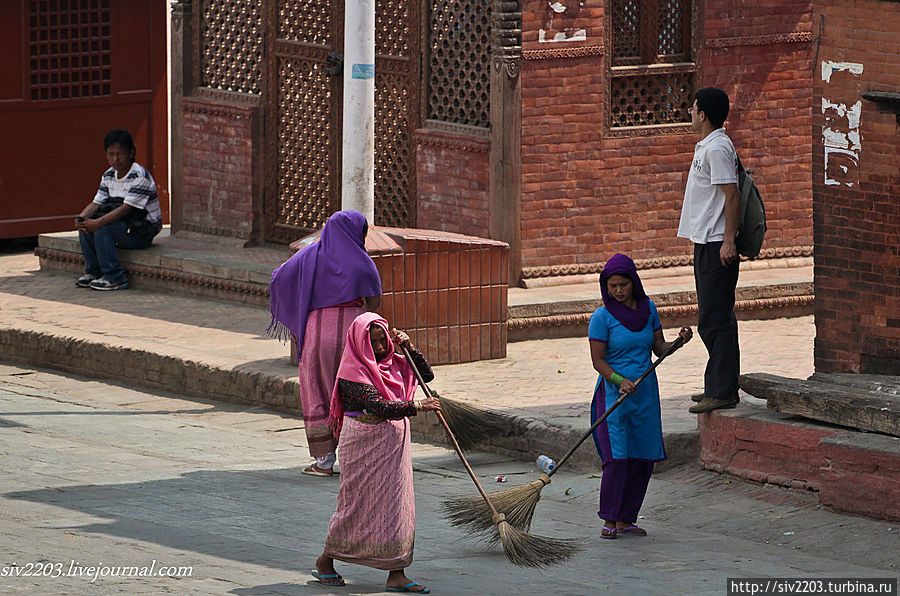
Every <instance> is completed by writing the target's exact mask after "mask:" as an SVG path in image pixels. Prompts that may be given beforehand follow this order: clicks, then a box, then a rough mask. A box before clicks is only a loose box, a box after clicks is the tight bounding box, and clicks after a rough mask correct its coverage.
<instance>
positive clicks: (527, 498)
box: [441, 474, 550, 543]
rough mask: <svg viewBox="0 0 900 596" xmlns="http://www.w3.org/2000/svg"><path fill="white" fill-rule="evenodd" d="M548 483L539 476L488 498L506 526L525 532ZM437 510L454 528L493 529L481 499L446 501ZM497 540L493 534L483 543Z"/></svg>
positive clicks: (470, 498) (489, 512)
mask: <svg viewBox="0 0 900 596" xmlns="http://www.w3.org/2000/svg"><path fill="white" fill-rule="evenodd" d="M548 484H550V477H549V476H547V475H546V474H541V476H540V480H535V481H533V482H529V483H528V484H525V485H522V486H514V487H512V488H508V489H506V490H501V491H498V492H495V493H491V494H490V495H488V497H489V498H490V500H491V503H492V504H493V505H494V508H495V509H496V510H497V512H498V513H502V514H504V515H505V516H506V521H507V522H509V524H510V525H512V526H513V527H514V528H516V529H517V530H522V531H525V532H527V531H528V530H529V529H530V528H531V521H532V519H534V511H535V508H536V507H537V504H538V501H540V500H541V490H542V489H543V488H544V487H545V486H546V485H548ZM441 509H442V510H443V511H444V515H445V517H446V518H447V519H448V520H449V521H450V523H451V524H453V525H454V526H463V527H466V528H469V529H470V530H471V531H473V532H477V533H484V532H490V531H491V529H492V528H493V527H494V522H493V521H492V519H491V516H492V514H493V512H492V511H491V508H490V507H489V506H488V504H487V503H485V501H484V499H483V498H481V497H460V498H456V499H447V500H445V501H444V502H443V503H442V505H441ZM497 539H498V537H497V535H496V534H494V533H490V534H488V536H487V540H488V541H489V542H492V543H493V542H496V541H497Z"/></svg>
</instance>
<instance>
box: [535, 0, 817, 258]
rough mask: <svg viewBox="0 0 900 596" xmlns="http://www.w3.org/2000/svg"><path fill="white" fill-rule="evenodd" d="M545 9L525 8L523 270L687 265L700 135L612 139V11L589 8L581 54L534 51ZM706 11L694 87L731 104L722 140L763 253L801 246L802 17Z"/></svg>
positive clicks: (805, 211)
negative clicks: (740, 170)
mask: <svg viewBox="0 0 900 596" xmlns="http://www.w3.org/2000/svg"><path fill="white" fill-rule="evenodd" d="M569 4H573V3H572V2H569ZM545 5H546V3H545V2H537V1H528V2H524V3H523V50H524V58H525V59H524V60H523V69H522V257H523V259H522V260H523V267H524V268H528V267H538V266H545V265H569V264H588V263H598V262H601V261H605V260H606V259H607V258H609V256H610V255H612V254H613V253H615V252H625V253H628V254H630V255H631V256H632V257H633V258H635V259H649V258H660V257H679V256H680V257H684V256H686V255H689V254H690V252H691V249H690V245H689V244H688V243H687V242H686V241H680V240H677V239H676V237H675V232H676V228H677V225H678V217H679V214H680V208H681V201H682V198H683V193H684V183H685V180H686V175H687V167H688V164H689V163H690V160H691V155H692V153H693V148H694V144H695V143H696V141H697V137H696V134H695V133H693V132H692V131H690V130H689V129H688V130H684V129H682V132H681V133H680V134H649V135H644V136H631V137H615V136H611V135H610V134H609V132H608V130H607V129H606V125H605V120H606V118H607V114H606V107H605V102H606V96H607V91H608V77H607V73H606V71H607V65H606V60H607V57H606V55H605V54H606V52H607V51H608V50H609V48H608V44H609V40H607V39H606V38H605V35H604V28H603V25H604V23H605V22H606V21H605V18H604V7H605V6H608V4H607V3H605V2H589V3H586V5H585V6H584V7H583V8H581V10H580V11H579V12H578V14H577V15H576V17H575V18H574V19H571V22H569V23H568V24H567V25H565V26H567V27H570V28H572V29H579V28H583V29H585V31H586V35H587V39H586V40H585V41H582V42H559V43H540V42H538V30H540V29H541V28H544V27H545V24H546V22H547V17H546V13H545ZM705 5H706V7H705V12H704V13H702V14H703V16H702V18H701V19H700V21H702V22H703V26H702V28H701V30H700V31H699V32H698V39H699V46H700V52H699V60H700V64H701V70H700V74H699V76H698V77H697V79H696V80H697V83H698V87H699V86H710V85H712V86H718V87H721V88H723V89H725V90H726V92H728V94H729V96H730V97H731V100H732V111H731V115H730V117H729V119H728V121H727V122H726V128H727V130H728V131H729V134H730V135H731V136H732V138H733V140H734V142H735V145H736V146H737V147H738V150H739V152H740V154H741V155H742V160H743V161H744V163H745V166H746V167H747V168H748V169H754V170H755V171H756V174H755V176H754V178H755V179H756V180H757V184H758V185H759V187H760V189H761V192H762V193H763V197H764V199H765V201H766V208H767V215H768V218H769V233H768V235H767V238H766V244H765V247H764V248H765V249H768V250H770V252H772V249H776V248H778V249H781V248H787V247H797V246H809V245H811V244H812V219H811V217H812V196H811V194H812V192H811V177H810V151H811V141H810V138H809V130H810V126H811V119H810V118H811V116H810V106H811V100H812V91H811V88H810V73H811V68H812V63H811V57H812V48H811V44H810V40H811V39H812V37H813V35H812V34H811V32H810V31H811V24H810V23H811V14H810V3H809V2H799V1H792V2H791V1H788V2H781V1H779V2H776V1H774V0H768V1H765V2H759V3H747V2H743V1H741V0H728V1H726V2H716V3H713V2H710V1H707V2H705Z"/></svg>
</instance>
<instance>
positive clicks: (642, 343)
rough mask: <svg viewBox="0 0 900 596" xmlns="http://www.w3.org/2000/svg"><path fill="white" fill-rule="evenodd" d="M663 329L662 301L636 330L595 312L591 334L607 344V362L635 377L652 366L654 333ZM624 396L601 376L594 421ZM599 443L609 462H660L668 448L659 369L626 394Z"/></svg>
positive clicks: (597, 434) (603, 428)
mask: <svg viewBox="0 0 900 596" xmlns="http://www.w3.org/2000/svg"><path fill="white" fill-rule="evenodd" d="M661 328H662V324H661V323H660V320H659V314H658V313H657V312H656V305H655V304H653V301H652V300H651V301H650V318H649V319H648V320H647V324H646V325H644V328H643V329H641V330H640V331H631V330H629V329H628V328H627V327H625V326H624V325H622V324H621V323H620V322H619V321H618V320H617V319H616V318H615V317H613V316H612V315H611V314H609V312H608V311H607V310H606V309H605V308H603V307H600V308H598V309H597V310H596V311H594V314H593V315H592V316H591V322H590V324H589V326H588V337H589V339H590V340H591V341H602V342H605V343H606V362H607V363H608V364H609V365H610V366H611V367H612V368H613V370H614V371H616V372H617V373H619V374H620V375H622V376H623V377H625V378H626V379H630V380H632V381H636V380H637V378H638V377H640V376H641V375H642V374H644V371H646V370H647V369H648V368H650V364H651V357H652V348H653V334H654V333H655V332H656V331H657V330H659V329H661ZM618 398H619V388H618V387H616V386H615V385H613V384H612V383H610V382H609V381H606V380H605V379H604V378H603V377H602V376H601V375H598V378H597V385H596V387H595V389H594V400H593V403H592V404H591V423H593V422H594V421H595V420H597V419H598V418H599V417H600V416H602V415H603V413H604V412H606V410H607V408H609V406H611V405H612V404H613V403H614V402H615V401H616V400H617V399H618ZM594 442H595V443H596V445H597V451H598V452H599V453H600V457H601V458H602V460H603V464H604V465H605V464H606V463H608V462H610V461H623V460H628V459H637V460H643V461H660V460H663V459H665V458H666V453H665V449H664V448H663V438H662V419H661V414H660V405H659V384H658V383H657V380H656V372H652V373H650V374H649V375H647V378H645V379H644V380H643V381H641V384H640V385H638V387H637V391H635V392H634V393H632V394H631V395H629V396H628V397H626V398H625V400H624V401H623V402H622V404H621V405H620V406H619V407H618V408H617V409H616V411H615V412H613V413H612V414H610V416H609V418H607V419H606V421H605V422H604V423H603V424H601V425H600V426H599V427H598V428H597V430H596V431H595V432H594Z"/></svg>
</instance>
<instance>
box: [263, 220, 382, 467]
mask: <svg viewBox="0 0 900 596" xmlns="http://www.w3.org/2000/svg"><path fill="white" fill-rule="evenodd" d="M368 229H369V226H368V223H367V222H366V218H365V216H364V215H363V214H362V213H360V212H358V211H350V210H348V211H338V212H337V213H335V214H334V215H332V216H331V217H330V218H328V221H327V222H326V223H325V227H324V228H323V229H322V233H321V234H320V236H319V241H318V242H315V243H313V244H310V245H309V246H306V247H304V248H303V249H301V250H300V251H299V252H297V253H296V254H295V255H294V256H292V257H291V258H290V259H289V260H288V261H287V262H286V263H284V264H283V265H281V267H279V268H278V269H276V270H275V272H274V273H272V281H271V283H270V284H269V296H270V302H269V310H270V311H271V312H272V324H271V325H270V326H269V332H270V334H272V335H274V336H275V337H278V338H279V339H283V340H286V339H287V338H288V337H290V338H291V340H292V341H294V343H295V345H296V346H297V355H298V358H299V360H300V366H299V380H300V401H301V404H302V407H303V423H304V426H305V427H306V441H307V444H308V445H309V453H310V455H312V456H313V457H314V458H316V461H315V462H314V463H313V464H311V465H310V466H308V467H307V468H305V469H304V470H303V473H304V474H309V475H312V476H331V475H332V474H334V462H335V460H336V457H335V448H336V447H337V439H336V438H335V437H334V435H333V434H332V431H331V428H330V427H329V426H328V418H329V415H330V409H329V408H330V404H331V393H332V391H333V389H334V380H335V376H336V375H337V368H338V365H339V364H340V362H341V355H342V353H343V349H344V342H345V339H346V337H347V329H349V327H350V323H352V322H353V320H354V319H355V318H356V317H357V316H358V315H360V314H362V313H363V312H365V311H374V310H375V309H377V308H378V307H379V306H380V305H381V278H380V277H379V275H378V270H377V269H376V268H375V263H374V262H373V261H372V258H371V257H369V253H367V252H366V246H365V239H366V232H367V231H368Z"/></svg>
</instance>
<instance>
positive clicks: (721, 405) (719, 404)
mask: <svg viewBox="0 0 900 596" xmlns="http://www.w3.org/2000/svg"><path fill="white" fill-rule="evenodd" d="M736 405H738V400H736V399H716V398H714V397H704V398H703V399H701V400H700V401H699V402H698V403H697V404H695V405H693V406H691V407H690V408H688V412H690V413H691V414H706V413H707V412H712V411H713V410H724V409H727V408H733V407H735V406H736Z"/></svg>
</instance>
